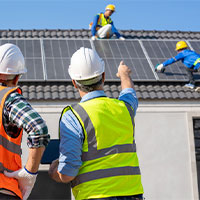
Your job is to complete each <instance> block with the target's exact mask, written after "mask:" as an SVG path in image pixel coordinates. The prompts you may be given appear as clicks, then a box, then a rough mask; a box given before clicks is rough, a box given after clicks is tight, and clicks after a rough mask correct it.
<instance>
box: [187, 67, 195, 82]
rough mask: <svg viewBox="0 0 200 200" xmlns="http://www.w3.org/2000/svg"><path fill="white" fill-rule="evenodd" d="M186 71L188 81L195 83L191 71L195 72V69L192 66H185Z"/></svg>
mask: <svg viewBox="0 0 200 200" xmlns="http://www.w3.org/2000/svg"><path fill="white" fill-rule="evenodd" d="M186 72H187V76H188V79H189V83H191V84H193V85H195V80H194V77H193V72H197V70H194V69H193V68H188V67H186Z"/></svg>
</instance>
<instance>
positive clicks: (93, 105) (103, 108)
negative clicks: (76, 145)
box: [72, 97, 143, 199]
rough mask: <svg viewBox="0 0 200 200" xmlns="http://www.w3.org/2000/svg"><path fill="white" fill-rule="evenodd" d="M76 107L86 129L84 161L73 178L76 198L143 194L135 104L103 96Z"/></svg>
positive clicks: (77, 114)
mask: <svg viewBox="0 0 200 200" xmlns="http://www.w3.org/2000/svg"><path fill="white" fill-rule="evenodd" d="M73 110H74V113H76V116H77V118H78V119H79V121H80V122H81V124H82V126H83V128H84V130H85V131H84V132H85V140H84V143H83V154H82V161H83V164H82V166H81V168H80V170H79V175H78V176H77V177H76V178H75V180H74V181H72V187H73V193H74V196H75V198H76V199H89V198H97V197H98V198H103V197H110V196H124V195H134V194H141V193H143V188H142V184H141V176H140V169H139V162H138V158H137V154H136V145H135V141H134V117H133V116H134V111H133V110H132V109H131V106H130V105H128V104H127V105H126V104H125V103H124V102H123V101H120V100H117V99H110V98H107V97H99V98H95V99H92V100H89V101H85V102H82V103H80V104H77V105H75V106H73ZM84 111H86V112H84ZM83 113H84V114H83ZM87 173H90V175H89V176H88V174H87ZM125 180H126V181H125ZM113 183H115V184H113ZM102 194H103V195H102Z"/></svg>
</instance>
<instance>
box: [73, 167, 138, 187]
mask: <svg viewBox="0 0 200 200" xmlns="http://www.w3.org/2000/svg"><path fill="white" fill-rule="evenodd" d="M123 175H140V168H139V167H117V168H112V169H100V170H96V171H93V172H87V173H84V174H80V175H78V176H77V178H76V179H75V180H74V181H72V187H75V186H77V185H79V184H81V183H84V182H87V181H91V180H95V179H99V178H106V177H113V176H123Z"/></svg>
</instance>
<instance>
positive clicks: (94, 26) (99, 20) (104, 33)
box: [89, 4, 125, 40]
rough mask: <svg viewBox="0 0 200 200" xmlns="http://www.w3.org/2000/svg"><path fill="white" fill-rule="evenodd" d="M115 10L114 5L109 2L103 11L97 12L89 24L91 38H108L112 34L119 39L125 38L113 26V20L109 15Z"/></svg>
mask: <svg viewBox="0 0 200 200" xmlns="http://www.w3.org/2000/svg"><path fill="white" fill-rule="evenodd" d="M114 12H115V5H113V4H109V5H107V6H106V8H105V12H104V13H103V12H102V13H99V14H97V15H96V16H95V17H94V19H93V22H91V23H90V24H89V28H90V29H91V33H92V37H91V39H92V40H96V39H97V38H100V39H109V38H111V37H112V36H113V35H116V37H117V38H119V39H120V40H125V38H124V37H123V36H122V35H121V34H120V33H119V31H118V30H117V29H116V28H115V26H114V23H113V21H112V20H111V15H112V14H113V13H114Z"/></svg>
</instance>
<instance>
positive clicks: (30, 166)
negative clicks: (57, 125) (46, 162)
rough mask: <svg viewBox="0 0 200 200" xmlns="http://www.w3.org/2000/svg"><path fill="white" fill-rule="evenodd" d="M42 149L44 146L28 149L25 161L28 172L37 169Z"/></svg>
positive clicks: (34, 171)
mask: <svg viewBox="0 0 200 200" xmlns="http://www.w3.org/2000/svg"><path fill="white" fill-rule="evenodd" d="M44 150H45V147H39V148H30V149H29V155H28V161H27V163H26V169H27V170H28V171H29V172H32V173H36V172H37V171H38V168H39V165H40V161H41V158H42V155H43V153H44Z"/></svg>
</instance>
